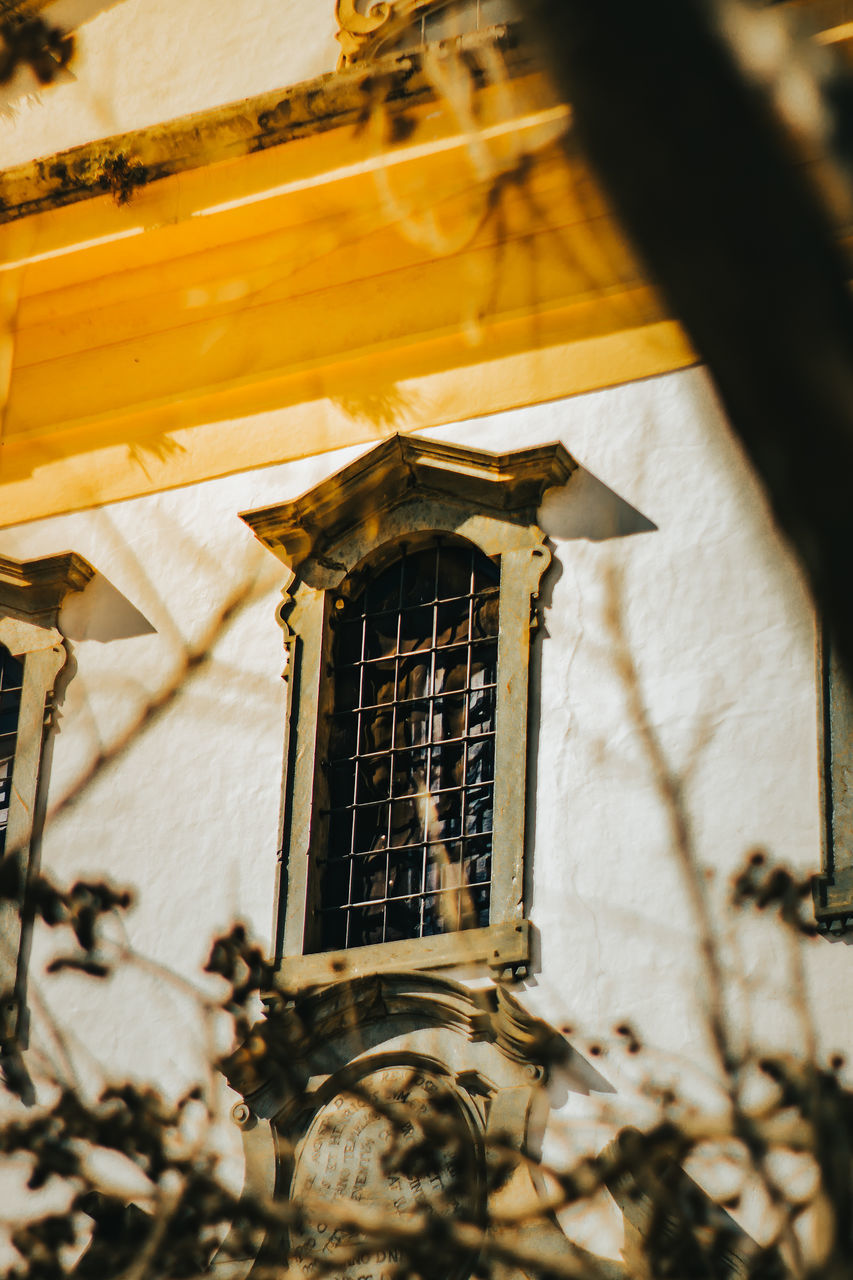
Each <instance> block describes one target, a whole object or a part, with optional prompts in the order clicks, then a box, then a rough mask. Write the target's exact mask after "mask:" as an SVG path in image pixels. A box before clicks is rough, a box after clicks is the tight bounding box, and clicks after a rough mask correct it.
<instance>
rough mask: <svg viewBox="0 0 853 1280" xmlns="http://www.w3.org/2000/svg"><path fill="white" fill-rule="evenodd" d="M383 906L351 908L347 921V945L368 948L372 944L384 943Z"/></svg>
mask: <svg viewBox="0 0 853 1280" xmlns="http://www.w3.org/2000/svg"><path fill="white" fill-rule="evenodd" d="M384 923H385V908H384V906H381V905H379V906H371V907H353V908H352V910H351V911H350V920H349V945H350V946H351V947H368V946H370V944H371V943H374V942H384V938H383V936H382V931H383V926H384Z"/></svg>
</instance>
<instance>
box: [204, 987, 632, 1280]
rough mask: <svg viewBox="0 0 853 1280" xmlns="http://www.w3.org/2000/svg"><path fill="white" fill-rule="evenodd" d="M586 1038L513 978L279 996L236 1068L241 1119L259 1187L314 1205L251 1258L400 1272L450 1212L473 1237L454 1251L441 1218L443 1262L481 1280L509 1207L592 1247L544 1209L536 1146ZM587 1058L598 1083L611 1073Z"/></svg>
mask: <svg viewBox="0 0 853 1280" xmlns="http://www.w3.org/2000/svg"><path fill="white" fill-rule="evenodd" d="M572 1054H573V1051H572V1050H571V1048H570V1047H569V1046H568V1044H567V1043H566V1041H565V1040H564V1039H563V1038H562V1037H561V1036H559V1035H558V1033H557V1032H555V1031H554V1030H553V1029H551V1028H550V1027H548V1026H547V1025H546V1024H545V1023H542V1022H540V1021H538V1020H537V1019H535V1018H532V1017H531V1016H530V1015H529V1014H528V1013H527V1012H526V1011H525V1010H524V1009H523V1008H522V1006H521V1005H520V1004H519V1003H518V1002H517V1001H516V1000H514V999H513V997H512V996H511V995H510V994H509V992H508V991H507V990H506V989H505V988H504V987H502V986H497V987H491V988H489V989H487V990H475V991H472V990H469V989H467V988H466V987H463V986H461V985H460V984H458V983H456V982H452V981H449V980H447V979H443V978H439V977H437V976H435V975H434V974H428V973H391V974H381V975H371V976H369V977H363V978H357V979H353V980H349V981H341V982H339V983H337V984H334V985H331V986H327V987H324V988H321V989H316V988H315V989H314V990H312V991H309V992H308V993H307V994H306V995H303V996H299V997H298V998H297V999H295V1000H293V1001H287V1000H285V999H281V1000H280V1001H279V1002H278V1003H274V1004H273V1005H272V1007H271V1009H270V1014H269V1017H268V1018H267V1019H266V1020H265V1021H264V1022H263V1023H261V1024H259V1025H258V1026H257V1027H255V1028H254V1030H253V1033H252V1035H251V1036H250V1038H249V1041H248V1042H247V1045H246V1046H245V1047H244V1048H242V1049H240V1050H238V1051H237V1053H235V1054H234V1056H233V1057H232V1058H231V1059H230V1060H229V1062H228V1063H227V1064H226V1075H227V1078H228V1080H229V1083H230V1084H231V1085H232V1086H233V1087H234V1088H236V1089H238V1090H239V1091H240V1092H241V1093H242V1094H243V1097H244V1098H245V1103H244V1104H240V1105H238V1107H237V1108H235V1119H236V1120H237V1123H238V1124H240V1126H241V1128H242V1131H243V1137H244V1144H245V1150H246V1156H247V1190H248V1191H252V1190H255V1191H261V1190H266V1191H267V1192H268V1193H270V1194H273V1193H274V1194H276V1195H277V1196H282V1197H285V1198H289V1199H290V1200H291V1202H294V1203H298V1204H301V1205H303V1206H305V1208H306V1214H305V1219H304V1221H302V1222H301V1223H297V1224H295V1225H293V1226H291V1228H290V1229H289V1230H283V1231H282V1232H281V1233H279V1234H277V1235H276V1236H275V1237H273V1236H272V1235H270V1236H269V1237H268V1238H267V1241H266V1244H265V1246H264V1249H263V1250H262V1256H259V1257H258V1258H257V1259H256V1260H254V1261H253V1262H250V1261H247V1263H246V1267H245V1269H244V1271H242V1272H241V1273H240V1274H241V1275H245V1276H249V1275H251V1273H252V1271H253V1270H254V1269H255V1268H257V1269H258V1272H260V1271H261V1270H262V1269H263V1268H264V1267H268V1266H270V1265H278V1266H281V1265H283V1264H284V1263H285V1262H286V1261H289V1270H288V1272H287V1274H288V1275H290V1276H293V1277H294V1278H295V1277H297V1276H299V1277H300V1278H301V1280H312V1278H313V1277H314V1276H315V1275H316V1276H320V1275H332V1276H334V1277H339V1278H340V1280H367V1278H369V1280H385V1277H386V1276H390V1275H391V1274H392V1273H393V1271H394V1269H395V1264H396V1262H397V1261H398V1259H399V1256H400V1251H401V1250H407V1251H409V1253H408V1256H412V1255H411V1252H410V1251H411V1250H412V1249H413V1248H414V1250H415V1256H417V1250H418V1242H417V1240H414V1241H413V1238H412V1237H413V1235H414V1234H415V1233H417V1232H418V1231H419V1232H420V1233H421V1235H423V1234H424V1223H425V1222H427V1223H432V1224H435V1222H436V1220H440V1219H442V1218H443V1219H445V1220H448V1221H452V1222H453V1223H454V1224H457V1226H458V1224H459V1223H463V1224H465V1231H466V1232H467V1236H468V1238H470V1242H471V1243H470V1247H468V1248H466V1247H465V1240H464V1239H463V1240H462V1242H461V1244H460V1240H459V1238H458V1236H457V1237H456V1238H454V1239H453V1240H452V1242H451V1244H450V1245H448V1246H447V1249H446V1256H445V1257H442V1256H440V1255H441V1249H442V1245H441V1243H440V1240H441V1231H439V1232H438V1235H437V1237H436V1236H435V1233H434V1232H433V1233H432V1234H431V1236H430V1240H429V1265H430V1274H441V1275H442V1276H447V1277H448V1280H467V1277H468V1276H470V1275H471V1274H472V1272H473V1270H474V1267H475V1265H476V1262H477V1258H478V1256H479V1255H480V1254H481V1252H482V1249H483V1247H485V1248H486V1249H487V1250H488V1249H489V1247H490V1246H491V1245H494V1244H495V1243H496V1242H497V1241H498V1240H499V1237H500V1232H501V1230H503V1231H507V1230H509V1228H507V1227H504V1228H501V1227H498V1226H496V1225H495V1223H496V1222H498V1221H499V1220H500V1219H501V1218H502V1217H503V1218H504V1219H505V1220H506V1218H507V1215H509V1216H511V1217H514V1218H515V1217H518V1218H520V1219H521V1220H522V1222H523V1220H524V1217H525V1214H524V1210H525V1207H529V1209H530V1215H529V1216H530V1218H531V1219H532V1218H535V1252H536V1254H537V1256H538V1257H539V1258H540V1259H541V1258H542V1257H543V1256H545V1257H547V1258H553V1259H555V1260H556V1259H557V1258H558V1257H564V1258H565V1256H566V1255H567V1254H570V1255H573V1256H575V1257H577V1256H578V1254H579V1252H580V1251H578V1250H576V1249H575V1247H574V1246H573V1245H571V1244H570V1243H569V1241H568V1240H567V1239H566V1237H565V1236H564V1235H563V1233H562V1231H561V1230H560V1228H559V1227H558V1225H557V1223H556V1220H555V1219H553V1218H552V1217H550V1216H549V1215H548V1214H547V1213H543V1210H542V1205H541V1201H540V1199H539V1196H540V1191H541V1188H540V1187H539V1186H538V1184H537V1179H536V1172H535V1164H534V1162H533V1161H531V1160H529V1159H528V1158H527V1154H528V1149H529V1146H530V1142H531V1135H532V1133H533V1131H534V1130H535V1129H536V1128H537V1126H538V1123H539V1118H540V1117H539V1108H540V1107H542V1106H546V1105H547V1102H546V1098H545V1091H544V1089H543V1088H542V1086H543V1085H544V1084H545V1083H546V1082H547V1079H548V1076H549V1074H550V1072H551V1070H552V1068H553V1066H554V1065H555V1064H556V1063H558V1062H561V1063H564V1064H565V1063H566V1062H567V1060H569V1059H570V1058H571V1057H572ZM575 1056H577V1055H575ZM579 1062H580V1063H581V1064H582V1065H580V1066H578V1065H577V1064H576V1070H580V1071H581V1072H583V1071H584V1070H585V1071H586V1072H587V1073H588V1074H589V1075H590V1079H589V1080H588V1081H587V1086H588V1087H592V1088H596V1087H605V1088H606V1087H607V1086H606V1082H605V1081H603V1080H602V1079H600V1077H598V1076H597V1075H596V1073H595V1072H594V1071H593V1070H592V1068H591V1067H589V1066H588V1064H585V1063H583V1060H579ZM499 1166H500V1167H499ZM377 1221H379V1222H381V1223H382V1227H383V1230H382V1231H381V1232H380V1236H379V1237H377V1236H376V1234H375V1233H374V1234H373V1235H371V1231H370V1226H371V1224H374V1225H375V1224H376V1222H377ZM359 1222H363V1223H364V1224H365V1230H364V1233H363V1235H361V1236H359V1232H358V1226H357V1224H358V1223H359ZM342 1224H343V1225H342ZM354 1224H355V1226H354ZM512 1232H513V1235H512V1240H513V1245H514V1246H515V1245H516V1244H518V1245H519V1247H520V1249H521V1253H522V1256H523V1254H524V1250H525V1249H526V1248H530V1247H532V1245H531V1242H530V1241H526V1240H525V1237H524V1227H523V1226H522V1227H519V1226H518V1225H515V1226H513V1228H512ZM436 1239H437V1240H438V1243H436ZM436 1251H438V1252H436ZM436 1268H440V1269H436ZM540 1269H541V1264H540ZM501 1271H502V1276H503V1277H504V1278H505V1280H513V1278H514V1277H518V1278H519V1280H520V1278H521V1277H523V1276H525V1275H527V1274H528V1273H527V1272H526V1271H525V1270H524V1269H523V1267H522V1266H521V1265H516V1264H515V1263H513V1262H506V1261H505V1262H504V1263H502V1264H501ZM234 1274H235V1273H234V1272H233V1271H231V1270H229V1275H234Z"/></svg>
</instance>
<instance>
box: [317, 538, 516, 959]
mask: <svg viewBox="0 0 853 1280" xmlns="http://www.w3.org/2000/svg"><path fill="white" fill-rule="evenodd" d="M498 588H499V570H498V568H497V566H496V565H495V564H494V563H493V562H492V561H491V560H489V559H488V557H486V556H485V555H483V553H482V552H481V551H479V550H478V549H477V548H476V547H474V546H472V545H470V544H467V543H466V544H464V545H460V544H459V543H437V544H435V545H432V546H429V547H426V548H422V549H419V550H416V551H411V552H406V553H403V554H401V555H400V556H399V558H398V559H397V560H395V561H394V562H393V563H392V564H391V565H389V566H388V567H387V568H385V569H383V570H382V571H381V572H378V573H377V574H376V576H375V577H373V578H372V579H371V581H370V582H369V583H368V585H367V586H366V587H365V588H364V589H363V590H362V591H361V592H360V594H358V595H357V596H355V597H354V598H352V599H350V600H346V599H344V598H340V599H339V600H338V601H337V607H336V609H335V611H334V639H333V645H332V666H333V671H334V705H333V710H332V717H331V720H332V723H331V729H330V735H329V752H328V759H327V762H326V765H325V768H326V770H327V780H328V792H329V828H328V854H327V858H326V862H325V866H324V868H323V873H322V880H321V884H320V893H319V899H320V901H319V909H320V921H321V922H320V929H319V934H320V936H319V948H320V949H321V950H337V949H338V948H342V947H358V946H366V945H368V944H370V943H379V942H392V941H397V940H400V939H404V938H419V937H425V936H428V935H430V934H437V933H448V932H452V931H455V930H458V929H465V928H471V927H475V926H484V925H487V924H488V923H489V893H490V884H491V855H492V808H493V789H494V758H495V755H494V738H495V691H496V681H497V638H498Z"/></svg>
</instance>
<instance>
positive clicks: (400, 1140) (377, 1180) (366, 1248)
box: [291, 1066, 477, 1280]
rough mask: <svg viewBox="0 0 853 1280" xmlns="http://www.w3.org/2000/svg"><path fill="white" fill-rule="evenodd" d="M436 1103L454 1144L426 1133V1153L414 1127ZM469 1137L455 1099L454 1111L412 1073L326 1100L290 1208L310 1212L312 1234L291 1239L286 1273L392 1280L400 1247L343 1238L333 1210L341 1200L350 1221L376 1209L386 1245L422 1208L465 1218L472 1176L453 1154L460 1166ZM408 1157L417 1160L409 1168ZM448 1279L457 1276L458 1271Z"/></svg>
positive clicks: (468, 1156)
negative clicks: (362, 1210) (451, 1118)
mask: <svg viewBox="0 0 853 1280" xmlns="http://www.w3.org/2000/svg"><path fill="white" fill-rule="evenodd" d="M437 1097H441V1099H442V1106H441V1112H442V1114H443V1115H445V1116H446V1115H448V1114H449V1113H452V1112H453V1111H457V1112H458V1122H459V1123H458V1125H453V1129H454V1131H455V1134H456V1137H455V1139H452V1140H450V1141H449V1142H448V1143H447V1144H444V1145H443V1144H442V1142H441V1140H440V1138H437V1137H436V1136H435V1135H432V1134H430V1135H429V1136H428V1137H427V1139H426V1143H427V1144H428V1145H426V1144H425V1134H424V1130H423V1127H422V1123H423V1121H424V1120H427V1123H428V1121H429V1116H430V1113H431V1110H432V1108H433V1104H434V1102H435V1099H436V1098H437ZM450 1097H451V1098H452V1097H453V1095H452V1094H451V1095H450ZM435 1114H436V1113H435V1112H433V1116H434V1115H435ZM467 1133H470V1122H469V1121H468V1120H467V1118H466V1117H465V1115H464V1111H463V1108H462V1104H461V1102H459V1101H458V1100H456V1102H455V1106H454V1105H453V1103H452V1102H449V1101H448V1086H447V1084H446V1083H445V1082H444V1081H442V1080H441V1079H439V1078H438V1077H437V1076H433V1075H431V1074H430V1073H429V1072H426V1071H417V1070H413V1069H412V1068H411V1067H407V1066H399V1067H398V1066H393V1067H387V1068H385V1069H383V1070H379V1071H373V1072H371V1073H370V1074H369V1075H366V1076H364V1077H362V1079H361V1080H360V1081H359V1082H358V1083H357V1085H354V1086H353V1091H352V1092H351V1093H349V1092H342V1093H339V1094H338V1095H337V1096H336V1097H334V1098H332V1099H331V1101H329V1102H328V1103H326V1105H325V1106H323V1107H321V1108H320V1110H319V1111H318V1112H317V1114H316V1116H315V1117H314V1119H313V1121H312V1123H311V1125H310V1127H309V1129H308V1132H307V1133H306V1135H305V1138H304V1139H303V1141H302V1143H301V1145H300V1149H299V1151H298V1153H297V1156H296V1164H295V1169H294V1173H293V1180H292V1183H291V1199H292V1200H294V1201H296V1202H297V1203H302V1204H305V1205H307V1206H310V1211H311V1216H312V1218H314V1221H312V1223H311V1226H310V1228H306V1229H304V1230H302V1231H301V1232H298V1231H293V1232H292V1234H291V1247H292V1259H293V1268H292V1274H293V1275H302V1276H306V1277H307V1276H312V1275H316V1274H319V1273H320V1272H322V1273H323V1274H325V1275H329V1274H330V1272H331V1274H332V1275H333V1276H334V1277H336V1278H337V1277H340V1278H341V1280H394V1275H395V1273H396V1272H397V1271H398V1267H399V1264H400V1263H401V1262H403V1261H404V1260H405V1259H404V1256H403V1254H402V1252H401V1247H400V1244H399V1242H397V1243H396V1244H395V1242H394V1241H393V1240H389V1241H388V1243H387V1244H386V1243H385V1242H383V1244H382V1245H379V1246H378V1245H377V1244H376V1243H375V1242H372V1241H369V1239H368V1238H367V1236H366V1235H364V1236H363V1235H360V1234H358V1233H356V1232H353V1231H351V1230H347V1229H345V1228H344V1227H342V1226H341V1224H340V1215H341V1210H345V1209H346V1204H345V1202H347V1201H349V1202H350V1203H351V1205H352V1207H353V1209H354V1211H355V1214H356V1215H357V1213H358V1210H359V1207H360V1206H365V1207H367V1208H368V1210H369V1211H370V1213H371V1215H375V1214H376V1210H379V1211H380V1213H381V1221H382V1222H383V1223H387V1226H388V1228H389V1236H393V1234H394V1228H395V1226H402V1225H405V1224H404V1222H403V1220H404V1219H405V1217H406V1216H407V1215H412V1214H416V1213H418V1211H422V1210H425V1209H426V1210H428V1211H429V1212H430V1214H441V1215H443V1216H448V1217H451V1216H455V1215H457V1214H459V1213H460V1212H462V1213H464V1215H465V1216H466V1217H467V1216H469V1215H470V1213H471V1211H472V1201H473V1200H475V1199H476V1189H475V1187H474V1186H473V1185H472V1175H471V1171H470V1169H460V1154H461V1156H462V1162H463V1163H464V1164H465V1165H468V1164H469V1162H470V1161H471V1160H472V1159H473V1155H474V1152H473V1135H471V1142H470V1143H468V1142H465V1144H464V1145H465V1148H466V1150H465V1152H464V1153H460V1151H459V1135H460V1134H463V1135H464V1134H467ZM414 1148H417V1149H418V1150H417V1151H416V1150H413V1149H414ZM407 1152H409V1153H410V1154H411V1155H412V1156H417V1157H418V1158H417V1159H415V1160H414V1161H412V1162H411V1163H409V1162H407V1161H406V1153H407ZM425 1152H426V1156H425ZM401 1165H402V1168H401V1167H400V1166H401ZM476 1182H477V1178H476V1174H474V1175H473V1183H474V1184H475V1183H476ZM460 1189H463V1190H462V1191H461V1195H460ZM463 1199H464V1204H463V1203H462V1200H463ZM324 1205H327V1206H328V1209H329V1210H330V1211H329V1212H328V1213H324V1212H323V1206H324ZM324 1219H327V1220H324ZM335 1262H336V1263H337V1265H334V1266H333V1267H330V1264H333V1263H335ZM463 1270H464V1271H467V1268H464V1269H463ZM442 1274H444V1275H446V1274H447V1271H444V1272H443V1273H442ZM455 1274H457V1275H458V1274H460V1272H459V1270H458V1269H457V1270H456V1273H455Z"/></svg>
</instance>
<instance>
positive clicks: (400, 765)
mask: <svg viewBox="0 0 853 1280" xmlns="http://www.w3.org/2000/svg"><path fill="white" fill-rule="evenodd" d="M426 771H427V751H426V748H425V747H416V748H415V749H414V750H412V751H395V752H394V775H393V788H394V795H395V796H408V795H417V794H418V793H419V792H421V791H425V790H426Z"/></svg>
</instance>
